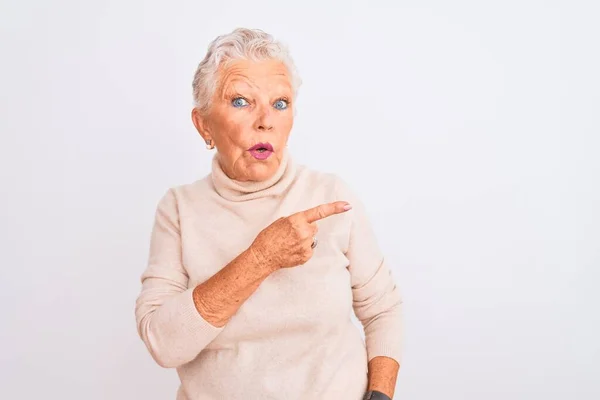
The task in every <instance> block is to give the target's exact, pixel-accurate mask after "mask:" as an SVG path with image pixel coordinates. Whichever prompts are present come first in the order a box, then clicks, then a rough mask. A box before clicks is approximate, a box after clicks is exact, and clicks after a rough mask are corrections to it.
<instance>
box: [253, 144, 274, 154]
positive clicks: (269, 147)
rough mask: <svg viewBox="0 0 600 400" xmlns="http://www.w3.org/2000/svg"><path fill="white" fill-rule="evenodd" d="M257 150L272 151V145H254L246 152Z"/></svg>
mask: <svg viewBox="0 0 600 400" xmlns="http://www.w3.org/2000/svg"><path fill="white" fill-rule="evenodd" d="M258 149H266V151H270V152H272V151H273V145H271V143H269V142H267V143H256V144H255V145H254V146H252V147H250V148H249V149H248V151H256V150H258Z"/></svg>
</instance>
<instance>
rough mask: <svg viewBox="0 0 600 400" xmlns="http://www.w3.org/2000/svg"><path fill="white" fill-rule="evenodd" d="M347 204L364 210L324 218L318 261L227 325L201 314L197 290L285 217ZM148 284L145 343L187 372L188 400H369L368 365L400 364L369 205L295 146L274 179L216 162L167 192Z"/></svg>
mask: <svg viewBox="0 0 600 400" xmlns="http://www.w3.org/2000/svg"><path fill="white" fill-rule="evenodd" d="M336 200H344V201H348V202H350V203H351V204H352V205H353V209H352V210H350V211H348V212H346V213H344V214H339V215H336V216H332V217H329V218H326V219H324V220H321V221H319V222H318V223H317V224H318V227H319V232H318V234H317V238H318V240H319V245H318V246H317V248H316V249H315V251H314V255H313V257H312V258H311V259H310V260H309V261H308V262H307V263H305V264H304V265H301V266H298V267H295V268H287V269H282V270H279V271H276V272H274V273H273V274H271V275H270V276H269V277H268V278H267V279H266V280H265V281H263V282H262V284H261V285H260V286H259V288H258V289H257V290H256V292H255V293H254V294H253V295H252V296H251V297H250V298H249V299H248V300H247V301H246V302H245V303H244V304H243V305H242V306H241V307H240V309H239V310H238V312H237V314H236V315H234V316H233V317H232V318H231V320H230V321H229V322H228V323H227V324H226V325H225V326H224V327H222V328H216V327H214V326H212V325H211V324H210V323H208V322H207V321H205V320H204V319H203V318H202V317H201V316H200V314H199V313H198V312H197V310H196V308H195V306H194V303H193V300H192V296H191V292H192V290H193V288H194V287H195V286H196V285H198V284H199V283H201V282H204V281H205V280H207V279H209V278H210V277H211V276H212V275H214V274H215V273H216V272H217V271H218V270H219V269H221V268H223V267H224V266H225V265H227V264H228V263H229V262H230V261H231V260H233V259H234V258H235V257H236V256H237V255H238V254H240V253H241V252H242V251H244V250H245V249H247V248H248V246H249V245H250V244H251V243H252V241H253V239H254V238H255V237H256V235H257V234H258V233H259V232H260V231H261V230H262V229H264V228H265V227H266V226H268V225H269V224H270V223H272V222H273V221H275V220H276V219H278V218H279V217H282V216H287V215H290V214H293V213H295V212H298V211H302V210H305V209H308V208H310V207H314V206H317V205H319V204H323V203H328V202H331V201H336ZM142 283H143V285H142V291H141V293H140V295H139V297H138V299H137V303H136V318H137V323H138V330H139V333H140V337H141V338H142V340H143V341H144V343H145V344H146V346H147V348H148V350H149V352H150V353H151V354H152V356H153V358H154V359H155V360H156V361H157V362H158V363H159V364H160V365H163V366H166V367H176V368H177V371H178V373H179V377H180V379H181V386H180V388H179V391H178V393H177V400H221V399H231V400H236V399H240V400H241V399H244V400H250V399H286V400H312V399H315V400H317V399H318V400H322V399H344V400H346V399H349V400H359V399H361V398H362V396H363V394H364V391H365V390H366V386H367V363H368V361H369V360H370V359H372V358H373V357H376V356H387V357H391V358H394V359H396V360H397V361H400V358H401V338H402V324H401V319H402V318H401V313H402V301H401V296H400V292H399V289H398V287H397V286H396V284H395V282H394V280H393V277H392V275H391V273H390V270H389V268H388V266H387V264H386V262H385V260H384V257H383V255H382V254H381V252H380V250H379V248H378V246H377V241H376V239H375V236H374V234H373V231H372V229H371V227H370V224H369V222H368V218H367V213H366V210H365V209H364V207H363V205H362V203H361V202H360V199H358V198H357V197H356V196H355V195H354V193H353V192H352V191H351V190H350V189H349V188H348V186H347V185H346V184H345V183H344V182H343V181H342V180H341V179H339V178H338V177H337V176H335V175H333V174H326V173H320V172H317V171H313V170H310V169H308V168H306V167H304V166H301V165H296V164H295V162H294V161H293V158H292V157H291V156H290V154H289V153H288V152H287V151H286V152H285V153H284V157H283V159H282V163H281V164H280V167H279V169H278V170H277V171H276V173H275V175H274V176H273V177H272V178H270V179H269V180H267V181H264V182H238V181H234V180H231V179H230V178H229V177H227V175H226V174H225V173H224V171H223V170H222V169H221V167H220V164H219V159H218V156H215V158H214V159H213V163H212V172H211V174H210V175H209V176H207V177H205V178H204V179H201V180H199V181H196V182H194V183H191V184H187V185H182V186H178V187H175V188H172V189H170V190H169V191H167V193H166V194H165V196H164V197H163V198H162V199H161V201H160V202H159V204H158V208H157V212H156V220H155V224H154V229H153V231H152V240H151V243H150V257H149V263H148V267H147V269H146V271H145V272H144V273H143V275H142ZM353 313H354V314H355V315H356V316H357V317H358V319H359V320H360V322H361V323H362V325H363V326H364V331H365V338H366V343H365V341H363V340H362V338H361V335H360V332H359V328H358V327H357V326H356V325H354V324H353V323H352V321H351V315H352V314H353ZM174 396H175V394H174Z"/></svg>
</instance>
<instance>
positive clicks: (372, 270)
mask: <svg viewBox="0 0 600 400" xmlns="http://www.w3.org/2000/svg"><path fill="white" fill-rule="evenodd" d="M338 196H339V199H340V200H344V201H348V202H349V203H350V204H351V205H352V210H350V211H349V212H348V213H349V218H350V220H351V221H350V235H349V241H348V249H347V252H346V257H347V258H348V260H349V267H348V269H349V271H350V275H351V285H352V295H353V308H354V312H355V314H356V316H357V318H358V319H359V320H360V322H361V324H362V326H363V328H364V331H365V341H366V346H367V354H368V360H369V361H371V360H372V359H373V358H375V357H377V356H386V357H389V358H392V359H394V360H396V361H397V362H398V363H400V361H401V357H402V344H403V343H402V336H403V326H402V296H401V293H400V289H399V287H398V286H397V285H396V283H395V282H394V278H393V275H392V273H391V270H390V269H389V267H388V265H387V264H386V260H385V258H384V256H383V254H382V252H381V250H380V248H379V245H378V243H377V239H376V237H375V233H374V231H373V229H372V227H371V224H370V222H369V219H368V215H367V212H366V209H365V206H364V204H363V203H362V202H361V201H360V199H359V198H358V197H357V196H356V195H355V194H354V193H353V191H352V190H351V189H350V187H349V186H348V185H347V184H346V183H345V182H344V181H342V180H339V179H338Z"/></svg>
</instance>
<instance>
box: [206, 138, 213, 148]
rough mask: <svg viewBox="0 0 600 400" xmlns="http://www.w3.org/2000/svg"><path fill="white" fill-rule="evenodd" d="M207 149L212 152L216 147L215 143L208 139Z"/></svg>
mask: <svg viewBox="0 0 600 400" xmlns="http://www.w3.org/2000/svg"><path fill="white" fill-rule="evenodd" d="M205 142H206V149H207V150H212V149H214V148H215V145H214V144H213V141H212V140H210V139H206V141H205Z"/></svg>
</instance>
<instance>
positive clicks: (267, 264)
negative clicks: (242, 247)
mask: <svg viewBox="0 0 600 400" xmlns="http://www.w3.org/2000/svg"><path fill="white" fill-rule="evenodd" d="M246 253H247V254H248V257H249V258H250V260H251V262H252V263H253V264H254V265H255V266H256V268H258V269H259V270H260V271H262V272H264V273H265V274H267V275H270V274H271V273H273V272H275V271H276V270H278V269H279V268H278V267H277V266H276V265H275V263H273V261H272V259H271V258H270V257H268V256H266V255H265V252H264V250H261V249H260V248H258V247H257V246H256V245H255V244H254V243H253V244H252V245H250V247H248V249H247V250H246Z"/></svg>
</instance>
